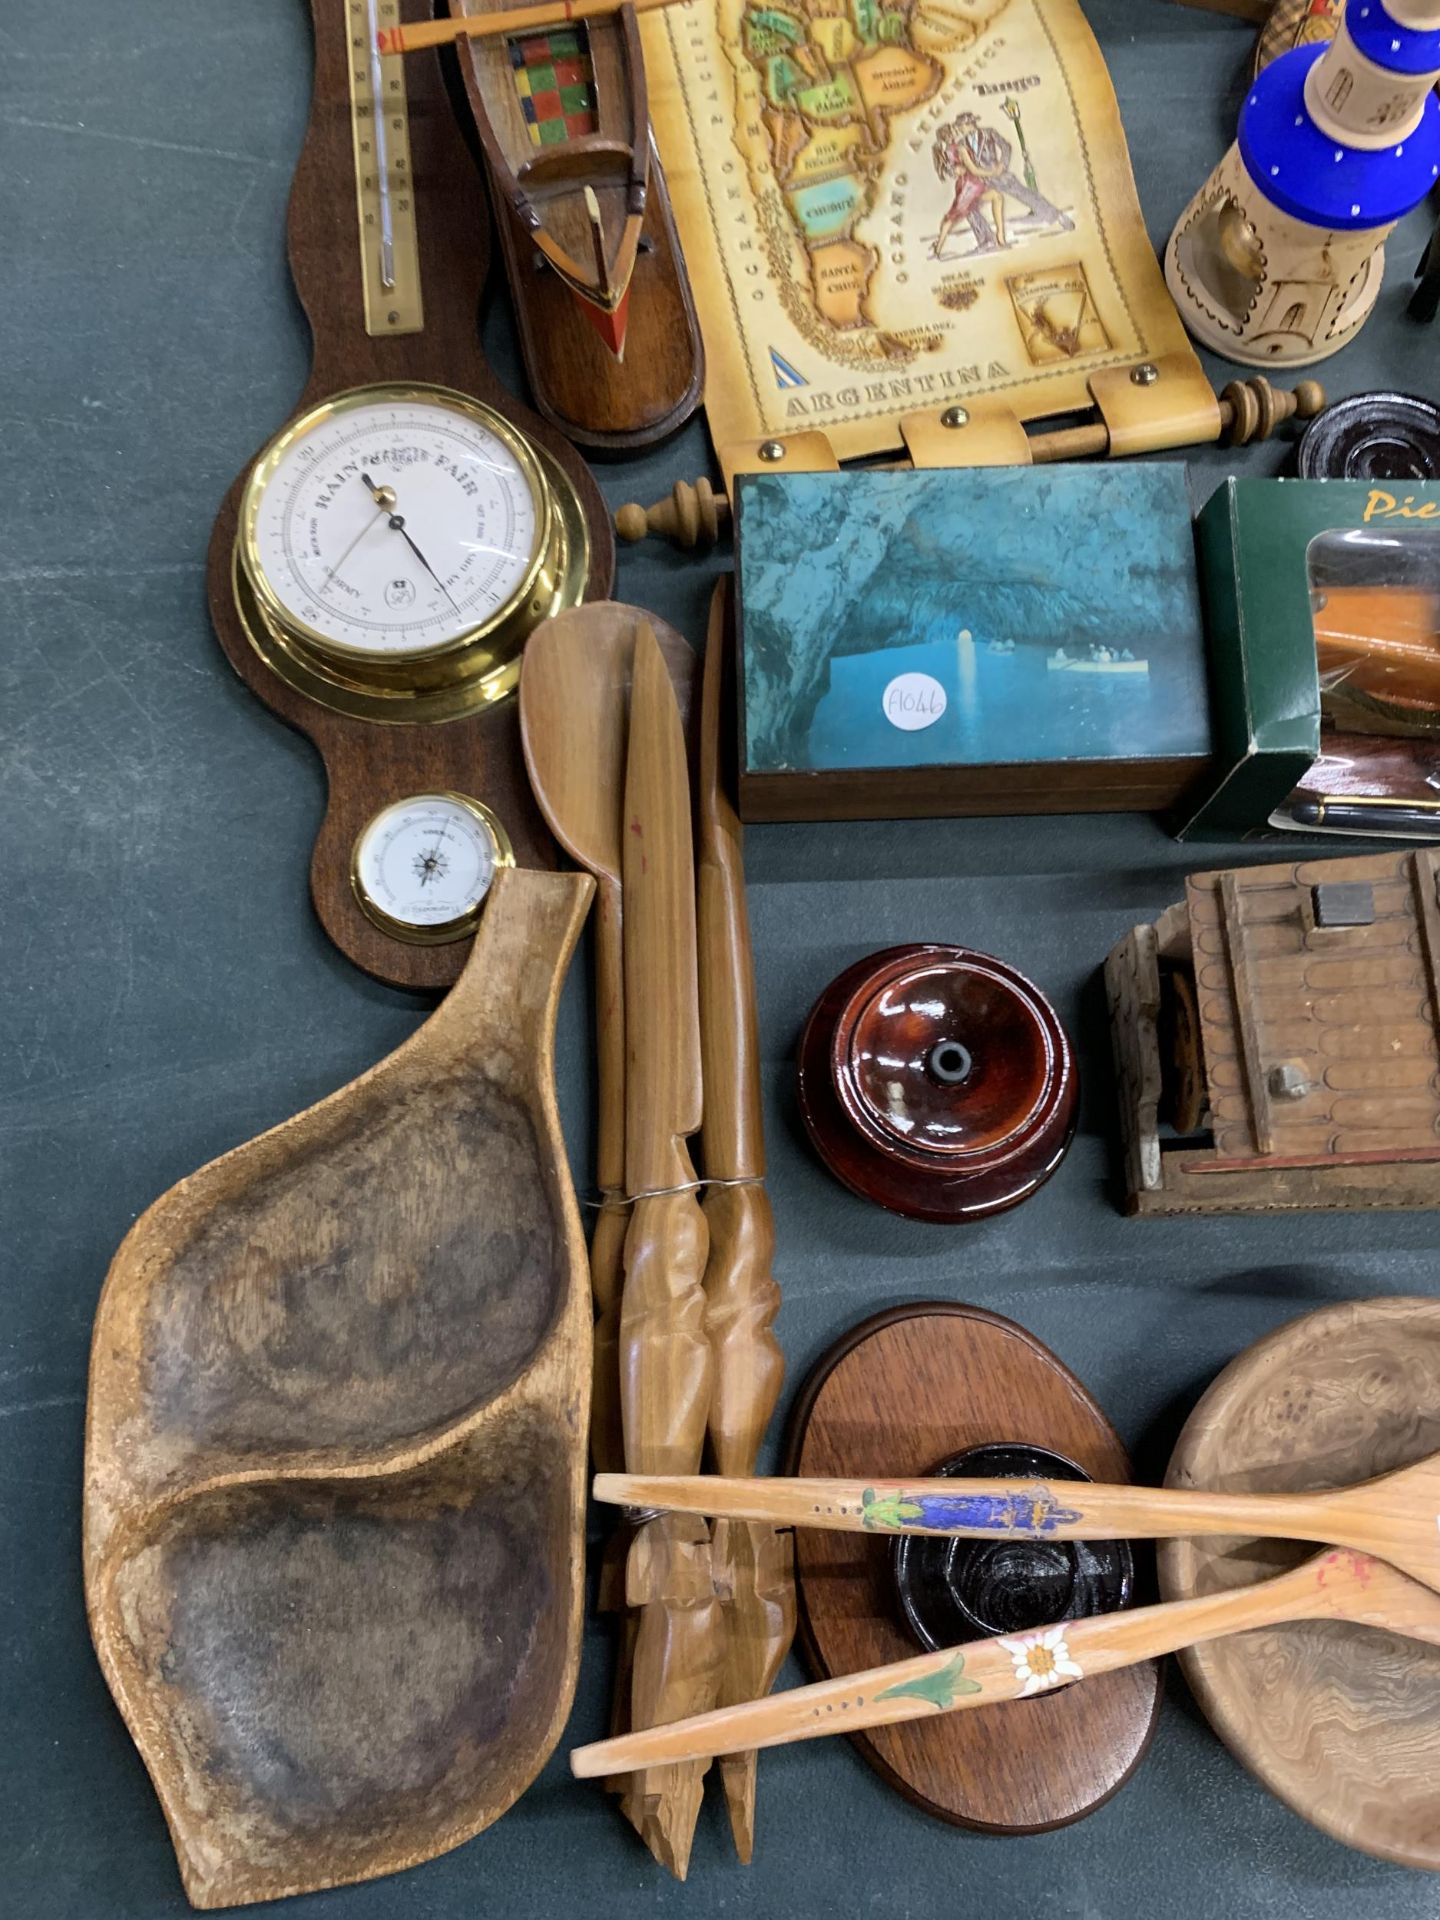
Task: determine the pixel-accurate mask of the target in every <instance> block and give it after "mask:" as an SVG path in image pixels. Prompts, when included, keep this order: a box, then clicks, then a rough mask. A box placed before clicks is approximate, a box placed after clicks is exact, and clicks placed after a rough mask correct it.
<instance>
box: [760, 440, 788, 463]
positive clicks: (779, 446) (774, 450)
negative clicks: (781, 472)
mask: <svg viewBox="0 0 1440 1920" xmlns="http://www.w3.org/2000/svg"><path fill="white" fill-rule="evenodd" d="M759 452H760V458H761V459H762V460H783V459H784V458H785V443H784V441H782V440H764V441H762V442H761V444H760V448H759Z"/></svg>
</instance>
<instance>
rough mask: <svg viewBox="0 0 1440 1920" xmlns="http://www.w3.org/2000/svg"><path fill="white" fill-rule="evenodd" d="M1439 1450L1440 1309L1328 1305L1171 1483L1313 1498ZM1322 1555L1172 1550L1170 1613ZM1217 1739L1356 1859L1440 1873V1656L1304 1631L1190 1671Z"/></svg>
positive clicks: (1191, 1665) (1195, 1434)
mask: <svg viewBox="0 0 1440 1920" xmlns="http://www.w3.org/2000/svg"><path fill="white" fill-rule="evenodd" d="M1437 1449H1440V1301H1435V1300H1414V1299H1387V1300H1354V1301H1346V1302H1344V1303H1342V1304H1341V1305H1338V1306H1333V1307H1323V1308H1321V1310H1320V1311H1319V1312H1318V1313H1307V1314H1306V1315H1304V1317H1303V1318H1302V1319H1299V1320H1292V1321H1290V1322H1289V1324H1288V1325H1286V1326H1283V1327H1278V1328H1277V1329H1276V1330H1275V1332H1274V1333H1271V1334H1267V1335H1266V1337H1265V1338H1264V1339H1263V1340H1258V1341H1256V1343H1255V1345H1254V1346H1253V1347H1248V1348H1247V1349H1246V1350H1245V1352H1244V1353H1242V1354H1240V1355H1239V1356H1238V1358H1236V1359H1234V1360H1232V1361H1231V1362H1230V1365H1229V1366H1228V1367H1226V1369H1225V1371H1224V1372H1223V1373H1222V1374H1221V1375H1220V1376H1219V1378H1218V1379H1217V1380H1216V1381H1215V1382H1214V1383H1213V1385H1212V1386H1211V1387H1210V1389H1209V1391H1208V1392H1207V1393H1206V1394H1205V1396H1204V1397H1203V1399H1202V1400H1201V1401H1200V1404H1199V1405H1198V1406H1197V1407H1196V1409H1195V1411H1194V1412H1193V1413H1192V1414H1191V1416H1190V1418H1189V1419H1188V1420H1187V1421H1186V1423H1185V1426H1184V1429H1183V1431H1182V1432H1181V1435H1180V1438H1179V1441H1178V1442H1177V1443H1176V1447H1175V1452H1174V1454H1173V1456H1172V1458H1171V1461H1170V1468H1169V1472H1168V1473H1167V1475H1166V1484H1167V1485H1169V1486H1175V1487H1206V1488H1213V1489H1214V1490H1216V1491H1217V1492H1230V1491H1232V1490H1233V1491H1235V1492H1245V1493H1300V1492H1304V1493H1309V1492H1315V1491H1318V1490H1319V1489H1321V1488H1324V1487H1344V1486H1349V1485H1350V1484H1351V1483H1352V1482H1354V1481H1357V1480H1366V1479H1369V1478H1370V1477H1371V1476H1372V1475H1374V1474H1378V1473H1389V1472H1391V1471H1393V1470H1394V1469H1395V1468H1398V1467H1408V1466H1410V1465H1412V1464H1413V1463H1414V1462H1415V1461H1416V1460H1420V1459H1423V1458H1424V1456H1425V1455H1426V1454H1430V1453H1434V1452H1436V1451H1437ZM1314 1551H1315V1549H1314V1548H1313V1547H1309V1546H1304V1545H1301V1544H1300V1543H1298V1542H1295V1541H1287V1540H1234V1539H1217V1540H1172V1541H1167V1542H1166V1543H1165V1544H1164V1545H1163V1546H1162V1547H1161V1549H1160V1553H1159V1566H1160V1584H1161V1590H1162V1592H1163V1593H1164V1595H1165V1597H1166V1599H1167V1600H1180V1599H1185V1598H1188V1597H1189V1595H1191V1594H1194V1593H1218V1592H1221V1591H1223V1590H1225V1589H1227V1588H1231V1587H1241V1586H1247V1585H1249V1584H1250V1583H1251V1582H1252V1581H1255V1580H1260V1579H1264V1578H1265V1577H1266V1576H1267V1575H1269V1574H1272V1573H1278V1572H1280V1571H1282V1570H1283V1569H1284V1568H1286V1567H1291V1566H1294V1565H1296V1564H1297V1562H1299V1561H1300V1560H1302V1559H1304V1558H1305V1556H1306V1555H1307V1554H1310V1553H1313V1552H1314ZM1180 1661H1181V1665H1182V1667H1183V1669H1184V1673H1185V1677H1186V1679H1187V1680H1188V1681H1189V1682H1190V1686H1191V1689H1192V1691H1193V1692H1194V1694H1195V1697H1196V1698H1197V1699H1198V1700H1199V1702H1200V1704H1201V1706H1202V1707H1203V1708H1204V1709H1205V1712H1206V1714H1207V1716H1208V1718H1209V1720H1210V1724H1211V1725H1212V1726H1213V1727H1214V1729H1215V1731H1216V1732H1217V1733H1218V1734H1219V1736H1220V1738H1221V1739H1222V1740H1223V1741H1224V1742H1225V1744H1226V1746H1227V1747H1229V1749H1230V1751H1231V1752H1232V1753H1233V1754H1234V1755H1235V1756H1236V1758H1237V1759H1238V1760H1241V1761H1243V1762H1244V1764H1245V1765H1246V1766H1247V1767H1249V1769H1250V1770H1251V1772H1252V1773H1254V1774H1256V1775H1257V1776H1258V1777H1259V1778H1260V1779H1261V1780H1262V1781H1263V1782H1264V1784H1265V1785H1266V1786H1267V1787H1269V1789H1270V1791H1271V1792H1272V1793H1274V1794H1275V1795H1276V1796H1277V1797H1278V1798H1279V1799H1281V1800H1283V1801H1284V1802H1285V1804H1286V1806H1288V1807H1290V1808H1291V1809H1292V1810H1293V1811H1294V1812H1296V1813H1298V1814H1299V1815H1300V1816H1301V1817H1302V1819H1305V1820H1309V1821H1310V1822H1311V1823H1312V1824H1313V1825H1315V1826H1317V1827H1319V1828H1321V1829H1322V1831H1324V1832H1325V1833H1328V1834H1331V1835H1333V1836H1334V1838H1335V1839H1337V1840H1342V1841H1344V1842H1345V1844H1346V1845H1347V1846H1352V1847H1359V1848H1361V1849H1362V1850H1363V1851H1365V1852H1366V1853H1374V1854H1378V1855H1379V1856H1380V1857H1381V1859H1384V1860H1395V1861H1399V1862H1400V1863H1401V1864H1402V1865H1404V1866H1409V1867H1429V1868H1432V1869H1433V1868H1440V1774H1437V1771H1436V1767H1435V1754H1436V1752H1437V1751H1440V1648H1435V1647H1429V1646H1425V1645H1422V1644H1421V1643H1420V1642H1418V1641H1414V1640H1402V1639H1400V1638H1399V1637H1398V1636H1397V1635H1394V1634H1388V1633H1378V1632H1376V1631H1374V1630H1373V1629H1372V1628H1369V1627H1360V1626H1349V1625H1345V1624H1342V1623H1340V1622H1338V1621H1319V1620H1316V1621H1303V1622H1297V1623H1296V1624H1295V1625H1293V1626H1288V1627H1274V1628H1268V1629H1266V1630H1264V1631H1262V1632H1256V1633H1246V1634H1241V1635H1238V1636H1237V1637H1235V1638H1232V1639H1228V1640H1213V1641H1211V1642H1210V1643H1209V1644H1208V1645H1206V1646H1202V1647H1193V1648H1191V1649H1190V1650H1189V1652H1187V1653H1183V1654H1181V1656H1180Z"/></svg>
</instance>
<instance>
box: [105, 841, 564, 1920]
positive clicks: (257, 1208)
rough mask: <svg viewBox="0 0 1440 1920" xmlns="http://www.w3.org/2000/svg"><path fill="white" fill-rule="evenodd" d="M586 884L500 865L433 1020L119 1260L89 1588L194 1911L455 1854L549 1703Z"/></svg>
mask: <svg viewBox="0 0 1440 1920" xmlns="http://www.w3.org/2000/svg"><path fill="white" fill-rule="evenodd" d="M593 891H594V887H593V884H592V882H591V881H590V879H589V878H588V877H587V876H586V875H584V874H560V873H537V872H533V871H526V870H523V869H515V870H509V871H502V872H500V873H498V874H497V875H496V877H495V881H494V885H493V887H492V889H491V892H490V897H489V900H488V902H487V904H486V908H485V914H484V917H483V919H482V921H481V923H480V930H479V932H478V934H477V935H476V939H475V944H474V951H473V953H472V954H471V957H470V959H469V961H468V962H467V964H466V967H465V971H464V972H463V973H462V975H461V977H460V979H459V981H458V982H457V983H456V985H455V986H454V987H452V989H451V990H450V993H449V995H448V996H447V998H446V999H445V1000H444V1002H443V1003H442V1004H441V1006H440V1007H439V1008H438V1010H437V1011H436V1012H435V1013H433V1014H432V1015H431V1017H430V1018H429V1020H427V1021H426V1023H425V1024H424V1026H423V1027H421V1028H420V1030H419V1031H418V1032H417V1033H416V1034H414V1035H413V1037H412V1038H411V1039H409V1040H408V1041H406V1043H405V1044H404V1045H403V1046H402V1047H400V1048H399V1049H398V1051H396V1052H395V1053H393V1054H391V1055H390V1056H389V1058H388V1059H385V1060H382V1061H381V1062H380V1064H379V1065H378V1066H376V1067H374V1068H372V1069H371V1070H370V1071H369V1072H368V1073H366V1074H364V1075H362V1076H361V1078H360V1079H358V1080H356V1081H353V1082H352V1083H351V1084H350V1085H349V1086H346V1087H342V1088H341V1089H340V1090H339V1091H338V1092H337V1093H333V1094H331V1095H330V1097H329V1098H328V1099H326V1100H322V1101H321V1102H320V1104H319V1105H318V1106H314V1107H311V1108H309V1109H308V1110H307V1111H306V1112H304V1113H300V1114H297V1115H296V1116H295V1117H294V1119H291V1120H287V1121H285V1122H284V1124H283V1125H281V1126H278V1127H275V1128H273V1129H272V1130H271V1131H270V1132H269V1133H265V1134H262V1135H261V1136H260V1137H259V1138H258V1139H255V1140H251V1141H248V1142H247V1143H246V1144H245V1145H244V1146H240V1147H237V1148H235V1150H234V1151H233V1152H231V1153H227V1154H225V1155H223V1156H222V1157H221V1158H220V1159H218V1160H215V1161H212V1162H211V1163H210V1165H209V1166H206V1167H202V1168H201V1169H200V1171H199V1172H198V1173H194V1174H192V1175H191V1176H190V1177H189V1178H188V1179H186V1180H182V1181H181V1182H180V1183H179V1185H178V1186H176V1187H173V1188H172V1189H171V1190H170V1191H169V1192H168V1193H166V1194H164V1195H163V1196H162V1197H161V1198H160V1199H159V1200H157V1201H156V1202H155V1204H154V1205H153V1206H152V1207H151V1208H149V1210H148V1211H147V1212H146V1213H144V1214H142V1215H141V1217H140V1219H139V1220H138V1221H137V1222H136V1223H135V1225H134V1227H133V1228H132V1229H131V1231H130V1233H129V1235H128V1236H127V1237H126V1239H125V1241H124V1243H123V1244H122V1245H121V1247H120V1249H119V1251H118V1252H117V1254H116V1255H115V1259H114V1261H113V1262H112V1264H111V1268H110V1272H109V1275H108V1277H107V1279H106V1281H105V1287H104V1291H103V1293H102V1294H101V1297H100V1304H99V1308H98V1310H97V1313H96V1317H95V1333H94V1341H93V1344H92V1348H91V1360H90V1393H89V1403H88V1410H87V1419H86V1433H85V1494H84V1520H85V1537H84V1569H85V1600H86V1608H87V1611H88V1614H89V1618H90V1629H91V1633H92V1635H93V1637H94V1641H95V1648H96V1652H97V1653H98V1655H99V1658H100V1664H101V1666H102V1668H103V1669H104V1673H105V1678H106V1680H107V1681H108V1682H109V1685H110V1690H111V1692H112V1693H113V1694H114V1696H115V1699H116V1702H117V1704H118V1705H119V1707H120V1710H121V1712H122V1713H123V1715H124V1716H125V1719H126V1722H127V1723H128V1725H129V1727H130V1731H131V1733H132V1735H133V1736H134V1739H135V1743H136V1745H137V1746H138V1747H139V1749H140V1752H141V1754H142V1756H143V1758H144V1760H145V1764H146V1766H147V1767H148V1768H149V1770H150V1775H151V1778H152V1780H153V1781H154V1783H155V1787H156V1790H157V1792H158V1794H159V1796H160V1800H161V1803H162V1805H163V1807H164V1810H165V1817H166V1819H167V1820H168V1822H169V1825H170V1832H171V1836H172V1838H173V1840H174V1843H175V1851H176V1854H177V1856H178V1858H179V1863H180V1871H181V1875H182V1878H183V1879H184V1882H185V1890H186V1892H187V1893H188V1895H189V1897H190V1900H191V1903H192V1904H193V1905H194V1906H197V1907H220V1906H236V1905H240V1904H242V1903H245V1902H249V1901H256V1900H274V1899H280V1898H282V1897H284V1896H286V1895H289V1894H296V1893H304V1892H308V1891H310V1890H312V1889H315V1888H320V1887H332V1886H340V1885H344V1884H346V1883H348V1882H351V1881H356V1880H364V1879H368V1878H371V1877H373V1876H374V1875H376V1874H382V1873H394V1872H396V1871H398V1870H399V1869H400V1868H402V1867H408V1866H412V1865H414V1864H415V1862H417V1861H420V1860H427V1859H430V1858H431V1857H433V1856H434V1855H435V1854H438V1853H442V1852H444V1851H445V1850H446V1849H447V1848H450V1847H455V1846H458V1845H459V1844H460V1842H461V1841H463V1840H468V1839H469V1838H470V1837H471V1835H472V1834H475V1833H478V1832H479V1831H480V1830H481V1828H482V1827H486V1826H488V1825H489V1824H490V1823H491V1822H492V1821H494V1820H497V1819H498V1818H499V1817H500V1815H501V1814H503V1813H504V1812H505V1810H506V1808H507V1807H509V1806H510V1805H511V1804H512V1802H513V1801H514V1800H515V1799H516V1798H517V1797H518V1795H520V1794H521V1793H523V1792H524V1790H525V1788H526V1787H527V1786H528V1785H529V1784H530V1782H531V1781H532V1780H533V1779H534V1778H535V1775H536V1774H537V1773H538V1772H539V1770H540V1768H541V1766H542V1765H543V1764H544V1762H545V1760H546V1758H547V1757H548V1755H549V1754H550V1752H551V1751H552V1749H553V1748H554V1746H555V1743H556V1742H557V1740H558V1739H559V1737H560V1733H561V1730H562V1728H563V1727H564V1724H565V1719H566V1716H567V1714H568V1713H569V1710H570V1702H571V1699H572V1697H573V1695H574V1690H575V1676H576V1672H577V1669H578V1665H579V1657H580V1633H581V1621H582V1612H583V1605H584V1541H585V1524H584V1523H585V1479H586V1462H585V1438H584V1436H585V1427H586V1416H587V1414H588V1411H589V1384H590V1303H589V1298H588V1291H589V1290H588V1287H587V1284H586V1274H585V1243H584V1237H583V1234H582V1232H581V1227H580V1215H579V1210H578V1208H577V1206H576V1204H575V1196H574V1193H573V1191H572V1189H571V1185H570V1176H569V1168H568V1165H567V1162H566V1158H565V1148H564V1142H563V1140H562V1138H561V1134H560V1120H559V1114H558V1112H557V1109H556V1103H555V1092H554V1085H553V1042H554V1028H555V1011H556V1005H557V1002H558V1000H559V996H560V988H561V983H562V981H563V980H564V977H565V970H566V967H567V966H568V964H569V960H570V955H571V952H572V951H573V949H574V945H575V941H576V939H577V938H578V935H579V931H580V927H581V923H582V922H583V920H584V917H585V913H586V910H587V908H588V906H589V903H590V898H591V895H592V893H593Z"/></svg>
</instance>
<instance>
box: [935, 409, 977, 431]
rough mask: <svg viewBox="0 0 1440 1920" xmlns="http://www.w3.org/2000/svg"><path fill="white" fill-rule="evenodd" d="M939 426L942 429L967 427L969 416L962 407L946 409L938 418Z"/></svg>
mask: <svg viewBox="0 0 1440 1920" xmlns="http://www.w3.org/2000/svg"><path fill="white" fill-rule="evenodd" d="M940 424H941V426H942V427H968V426H969V424H970V415H969V414H968V413H967V412H966V411H965V409H964V407H946V409H945V411H944V412H943V413H942V414H941V416H940Z"/></svg>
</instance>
